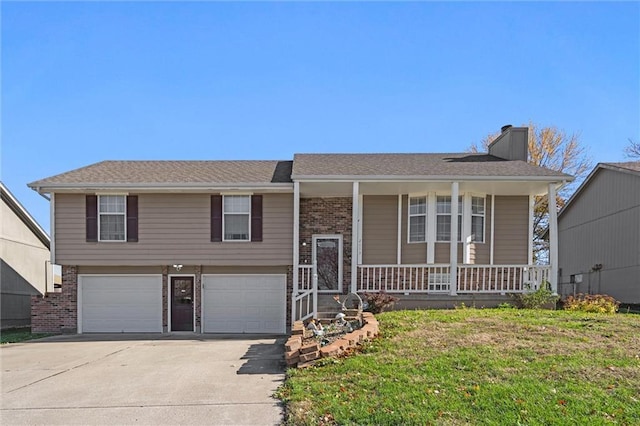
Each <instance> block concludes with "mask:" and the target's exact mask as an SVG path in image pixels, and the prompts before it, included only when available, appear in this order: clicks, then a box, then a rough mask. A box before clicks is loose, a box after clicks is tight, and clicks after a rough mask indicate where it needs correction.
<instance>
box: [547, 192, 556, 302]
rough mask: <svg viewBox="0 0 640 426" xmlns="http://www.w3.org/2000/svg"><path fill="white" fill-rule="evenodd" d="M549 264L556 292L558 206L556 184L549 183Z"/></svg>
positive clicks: (552, 289) (552, 287)
mask: <svg viewBox="0 0 640 426" xmlns="http://www.w3.org/2000/svg"><path fill="white" fill-rule="evenodd" d="M548 194H549V195H548V196H549V264H550V265H551V273H550V274H551V275H550V276H549V281H551V291H552V292H553V294H558V206H557V204H556V184H555V183H550V184H549V193H548Z"/></svg>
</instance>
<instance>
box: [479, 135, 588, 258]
mask: <svg viewBox="0 0 640 426" xmlns="http://www.w3.org/2000/svg"><path fill="white" fill-rule="evenodd" d="M523 127H528V128H529V159H528V162H529V163H531V164H535V165H536V166H540V167H546V168H548V169H551V170H555V171H558V172H562V173H566V174H569V175H572V176H575V180H574V181H573V182H572V183H570V184H568V185H566V186H564V187H563V188H562V189H560V191H558V193H557V197H556V205H557V207H558V208H561V207H563V206H564V204H565V202H566V201H567V199H568V198H569V196H570V195H571V194H572V193H573V192H574V190H575V189H576V188H577V187H578V185H579V184H580V182H582V180H583V179H584V178H585V177H586V175H587V173H588V172H589V170H591V167H592V166H591V161H590V159H589V157H588V155H587V152H586V149H585V148H584V147H583V146H582V144H581V143H580V135H579V134H578V133H571V134H568V133H567V132H566V131H565V130H563V129H559V128H558V127H556V126H547V127H544V126H541V125H538V124H536V123H532V122H529V124H526V125H523ZM498 136H500V133H499V132H498V133H492V134H489V135H487V136H486V137H484V138H483V139H482V140H481V141H480V142H479V143H475V144H473V145H471V147H470V148H469V150H470V151H471V152H479V151H483V152H487V151H488V149H489V148H488V147H489V144H491V142H493V141H494V140H495V139H496V138H497V137H498ZM547 198H548V197H546V196H542V197H536V200H535V211H534V219H533V255H534V262H542V261H545V260H547V259H548V244H547V242H546V241H545V239H544V234H545V232H546V230H547V228H548V226H549V202H548V199H547Z"/></svg>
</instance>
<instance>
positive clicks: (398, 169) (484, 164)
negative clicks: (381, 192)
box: [293, 153, 572, 179]
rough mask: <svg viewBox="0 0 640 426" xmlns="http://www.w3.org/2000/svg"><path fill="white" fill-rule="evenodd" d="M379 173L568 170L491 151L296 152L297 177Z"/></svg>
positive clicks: (492, 173) (512, 173) (516, 174)
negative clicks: (428, 152)
mask: <svg viewBox="0 0 640 426" xmlns="http://www.w3.org/2000/svg"><path fill="white" fill-rule="evenodd" d="M302 176H307V177H322V176H376V177H384V176H388V177H402V176H412V177H415V176H423V177H436V176H440V177H444V176H476V177H481V176H482V177H489V176H506V177H511V176H512V177H531V176H536V177H558V178H562V179H572V177H571V176H569V175H566V174H564V173H560V172H556V171H554V170H550V169H546V168H543V167H538V166H534V165H532V164H528V163H526V162H524V161H507V160H503V159H501V158H498V157H494V156H491V155H488V154H470V153H455V154H452V153H445V154H296V155H295V156H294V160H293V177H294V178H300V177H302Z"/></svg>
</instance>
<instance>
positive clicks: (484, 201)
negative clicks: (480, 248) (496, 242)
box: [469, 194, 487, 244]
mask: <svg viewBox="0 0 640 426" xmlns="http://www.w3.org/2000/svg"><path fill="white" fill-rule="evenodd" d="M474 198H480V199H482V205H483V208H482V214H478V213H473V199H474ZM469 203H470V204H471V205H470V206H469V212H470V215H471V216H470V218H469V226H470V227H469V230H470V235H471V242H472V243H477V244H484V242H485V235H486V233H487V196H486V194H485V195H481V194H471V197H470V200H469ZM474 217H481V218H482V239H481V240H478V239H477V238H474V234H473V218H474Z"/></svg>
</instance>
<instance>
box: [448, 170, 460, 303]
mask: <svg viewBox="0 0 640 426" xmlns="http://www.w3.org/2000/svg"><path fill="white" fill-rule="evenodd" d="M458 192H459V191H458V182H452V183H451V241H450V242H449V247H450V252H449V256H450V261H449V263H450V268H451V269H450V273H451V280H450V283H451V284H450V286H449V291H450V293H449V294H450V295H451V296H455V295H456V294H457V290H458Z"/></svg>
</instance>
